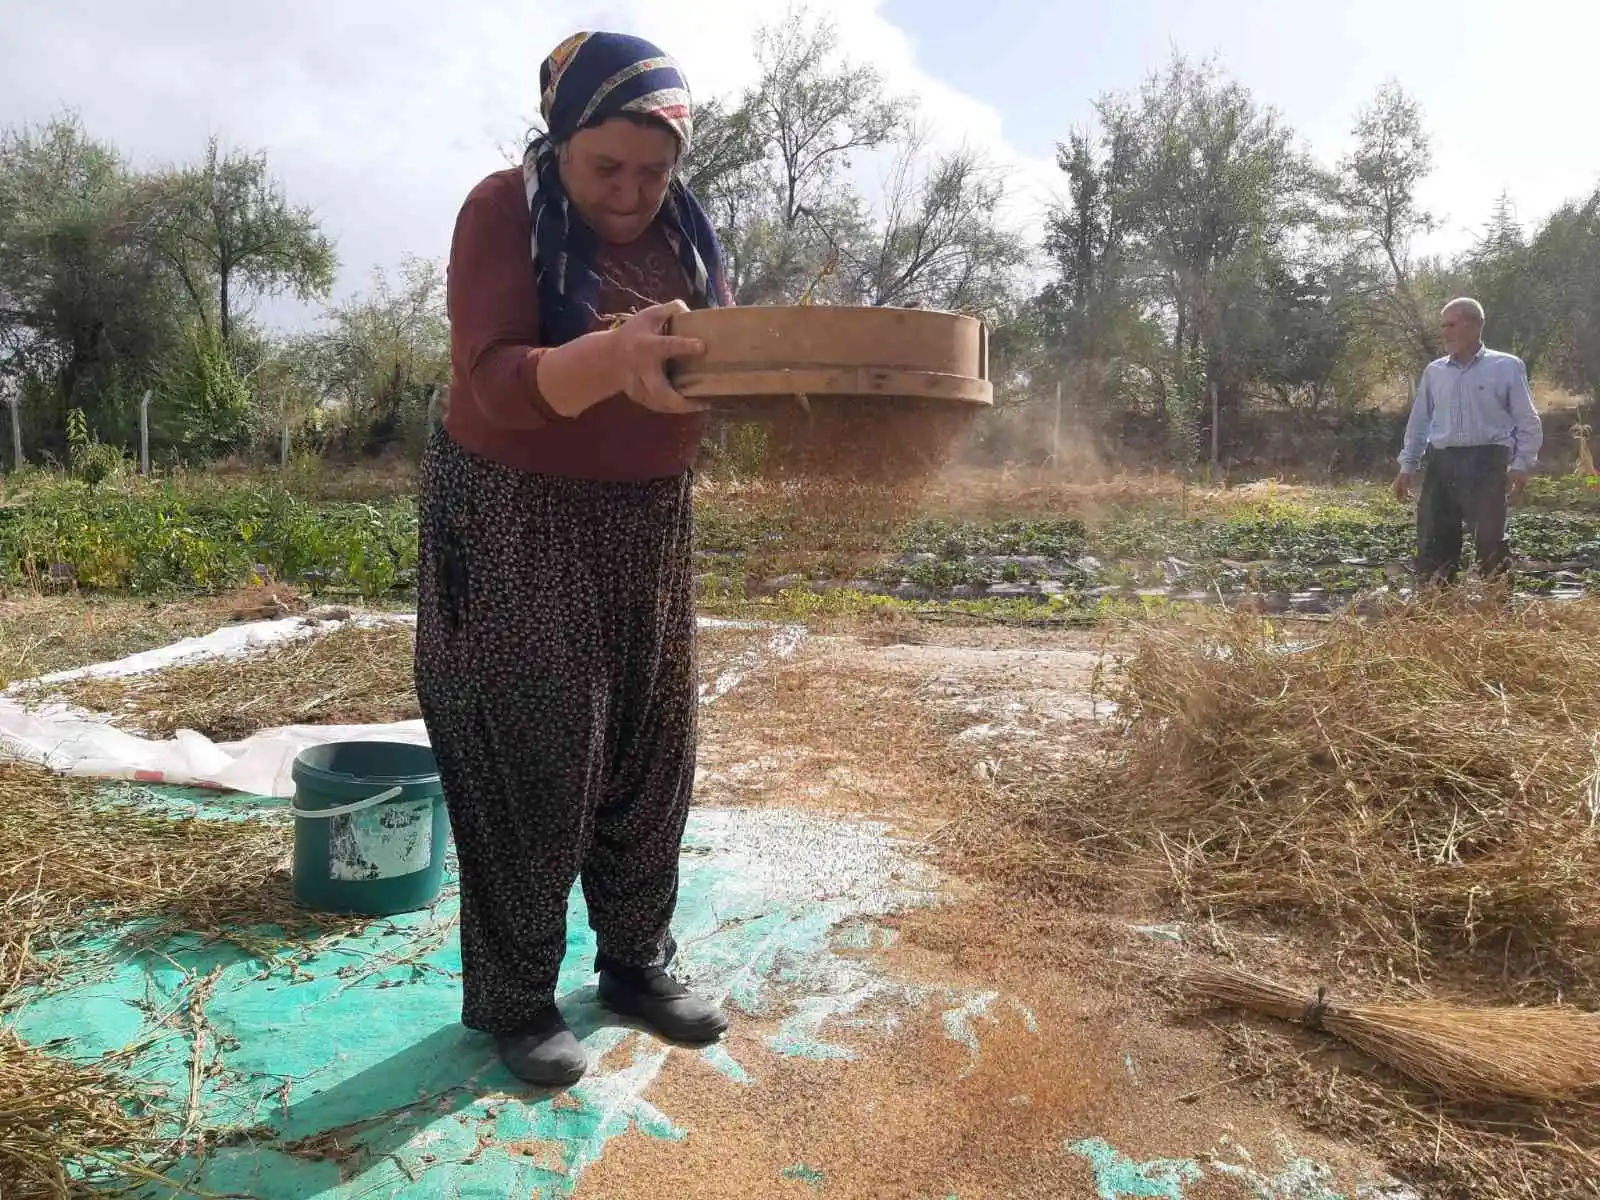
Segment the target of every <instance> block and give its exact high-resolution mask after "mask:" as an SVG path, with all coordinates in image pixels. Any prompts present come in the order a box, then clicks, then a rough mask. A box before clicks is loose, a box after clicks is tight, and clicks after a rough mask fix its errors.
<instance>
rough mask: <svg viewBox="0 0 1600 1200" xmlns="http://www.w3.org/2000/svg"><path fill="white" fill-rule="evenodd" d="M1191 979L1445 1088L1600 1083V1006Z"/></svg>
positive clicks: (1198, 991) (1196, 971) (1521, 1089)
mask: <svg viewBox="0 0 1600 1200" xmlns="http://www.w3.org/2000/svg"><path fill="white" fill-rule="evenodd" d="M1183 982H1184V986H1185V988H1186V989H1187V990H1188V991H1189V992H1191V993H1193V994H1195V995H1200V996H1205V997H1207V998H1209V999H1211V1000H1215V1001H1217V1002H1218V1003H1220V1004H1223V1005H1226V1006H1228V1007H1231V1008H1238V1009H1243V1010H1246V1011H1249V1012H1255V1013H1261V1014H1263V1015H1265V1016H1270V1017H1278V1018H1280V1019H1282V1020H1285V1021H1299V1022H1301V1023H1302V1024H1304V1025H1306V1026H1307V1027H1308V1028H1311V1029H1316V1030H1319V1031H1321V1032H1325V1033H1328V1034H1331V1035H1333V1036H1334V1037H1336V1038H1338V1039H1340V1040H1341V1041H1344V1042H1348V1043H1349V1044H1350V1045H1352V1046H1354V1047H1356V1048H1357V1049H1358V1050H1361V1051H1362V1052H1364V1053H1366V1054H1368V1055H1370V1056H1371V1057H1372V1058H1374V1059H1376V1060H1377V1061H1379V1062H1380V1063H1383V1064H1384V1065H1385V1066H1387V1067H1391V1068H1393V1069H1394V1070H1396V1071H1399V1072H1400V1073H1401V1074H1403V1075H1405V1076H1407V1077H1408V1078H1410V1079H1413V1080H1415V1081H1416V1082H1418V1083H1421V1084H1423V1085H1425V1086H1427V1087H1429V1088H1432V1089H1433V1090H1434V1091H1436V1092H1438V1093H1439V1094H1440V1095H1442V1096H1445V1097H1447V1098H1449V1099H1452V1100H1461V1101H1467V1102H1485V1103H1492V1102H1495V1101H1504V1100H1508V1099H1509V1100H1531V1101H1536V1102H1540V1103H1562V1102H1566V1101H1573V1100H1580V1099H1583V1098H1584V1097H1586V1096H1590V1095H1593V1094H1596V1093H1600V1016H1596V1015H1595V1014H1592V1013H1584V1012H1579V1011H1578V1010H1576V1009H1571V1008H1553V1007H1547V1008H1464V1007H1461V1006H1458V1005H1451V1004H1441V1003H1438V1002H1436V1001H1416V1002H1407V1003H1399V1004H1335V1003H1331V1002H1329V1001H1328V1000H1327V998H1326V991H1325V989H1324V990H1321V991H1319V992H1318V993H1317V994H1316V995H1314V996H1309V997H1308V996H1307V995H1306V993H1305V992H1304V991H1302V990H1298V989H1296V988H1292V987H1289V986H1287V985H1285V984H1282V983H1277V982H1274V981H1273V980H1270V979H1267V978H1264V977H1263V976H1260V975H1256V974H1252V973H1251V972H1249V971H1242V970H1236V969H1234V968H1230V967H1220V966H1200V967H1195V968H1193V969H1191V970H1190V971H1189V972H1188V974H1187V975H1186V976H1185V977H1184V980H1183Z"/></svg>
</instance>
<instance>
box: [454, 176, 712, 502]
mask: <svg viewBox="0 0 1600 1200" xmlns="http://www.w3.org/2000/svg"><path fill="white" fill-rule="evenodd" d="M532 238H533V222H532V218H531V217H530V216H529V214H528V202H527V197H526V194H525V192H524V191H523V184H522V171H521V169H520V168H512V169H510V170H507V171H497V172H495V173H494V174H493V175H490V176H489V177H488V178H487V179H485V180H484V181H483V182H482V183H480V184H478V186H477V187H475V188H473V189H472V192H471V194H470V195H468V196H467V201H466V203H465V204H464V205H462V207H461V213H460V215H459V216H458V217H457V218H456V230H455V237H454V239H453V240H452V241H451V244H450V269H449V273H448V276H447V284H446V306H447V310H448V313H449V317H450V366H451V380H450V396H449V400H448V404H447V407H446V409H445V415H444V427H445V429H446V430H447V431H448V432H449V434H450V436H451V437H452V438H454V439H455V440H456V442H457V443H458V444H460V445H461V446H462V447H463V448H465V449H467V450H469V451H471V452H472V453H474V454H479V455H482V456H483V457H485V458H490V459H494V460H495V461H496V462H500V463H504V464H506V465H507V466H511V467H516V468H518V469H520V470H523V471H533V472H537V473H539V474H544V475H566V476H575V477H578V478H582V479H606V480H644V479H664V478H667V477H669V476H672V475H678V474H681V473H682V472H683V471H685V470H687V469H688V468H689V467H690V466H692V465H693V463H694V459H695V453H696V451H697V450H698V449H699V445H700V436H701V433H702V432H703V431H704V428H705V417H704V416H703V415H702V414H698V413H697V414H693V415H688V416H679V415H673V414H669V413H656V412H651V411H650V410H648V409H646V408H643V407H641V406H640V405H637V404H635V403H633V401H631V400H629V399H628V398H627V397H626V396H622V395H617V396H612V397H610V398H609V399H606V400H602V401H601V402H600V403H599V404H596V405H595V406H594V407H592V408H590V409H587V410H586V411H584V412H583V413H580V414H579V415H578V416H576V417H563V416H561V415H559V414H558V413H556V412H554V411H553V410H552V409H551V408H550V406H549V405H548V404H546V403H545V400H544V397H543V396H542V395H540V393H539V383H538V377H537V374H536V368H537V367H538V363H539V358H540V356H541V355H542V354H543V353H544V348H543V347H541V345H540V336H539V292H538V287H537V285H536V284H535V282H534V276H533V251H532ZM595 269H596V272H597V273H598V274H599V276H600V279H601V281H602V282H601V290H600V299H599V303H598V305H597V306H596V307H597V308H598V309H599V311H600V312H601V313H603V314H605V315H606V316H611V315H614V314H617V313H632V312H637V311H638V310H639V309H641V308H646V307H648V306H649V305H650V304H663V303H665V302H667V301H669V300H685V301H688V300H689V299H690V295H689V285H688V280H687V279H686V278H685V277H684V273H683V268H682V267H681V266H680V265H679V263H678V259H677V256H676V255H675V254H674V253H673V252H672V247H671V245H670V244H669V243H668V242H667V239H666V236H665V235H664V234H662V233H661V231H660V229H658V228H657V227H655V226H652V227H651V228H650V231H649V232H648V233H646V234H645V235H644V236H643V237H641V238H640V239H639V240H638V241H636V242H634V243H632V244H631V245H627V246H612V247H608V248H607V249H606V250H605V251H604V252H603V253H602V254H601V257H600V261H599V262H597V263H596V264H595ZM595 325H596V327H597V328H598V327H599V322H598V321H596V322H595Z"/></svg>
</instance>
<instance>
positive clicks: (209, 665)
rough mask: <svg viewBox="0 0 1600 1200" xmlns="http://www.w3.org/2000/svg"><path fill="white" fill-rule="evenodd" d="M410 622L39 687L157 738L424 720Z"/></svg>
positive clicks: (42, 694) (218, 737)
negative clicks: (138, 672) (415, 678)
mask: <svg viewBox="0 0 1600 1200" xmlns="http://www.w3.org/2000/svg"><path fill="white" fill-rule="evenodd" d="M415 638H416V634H415V631H414V630H413V629H412V627H411V626H410V625H405V624H400V623H394V624H383V625H377V626H371V627H368V626H361V625H345V626H342V627H341V628H339V629H336V630H334V631H333V632H331V633H326V634H321V635H317V636H312V637H308V638H301V639H299V640H296V641H292V642H285V643H283V644H281V645H277V646H274V647H272V648H271V649H270V650H265V651H262V652H260V653H257V654H252V655H249V656H248V657H245V658H233V659H212V660H209V661H203V662H196V663H188V664H185V665H182V666H176V667H169V668H168V669H166V670H164V671H156V672H153V673H151V674H149V675H139V676H132V677H126V678H91V679H81V680H75V681H73V682H70V683H66V684H60V685H56V686H53V687H50V688H48V689H41V690H39V691H37V692H35V693H33V694H34V695H35V696H36V697H38V698H46V697H48V698H50V699H59V700H65V701H66V702H68V703H70V704H76V705H78V706H79V707H82V708H89V709H93V710H96V711H99V712H109V713H113V714H115V715H116V720H117V723H118V724H120V725H122V726H124V727H125V728H130V729H134V730H137V731H139V732H141V733H146V734H150V735H152V736H155V737H170V736H171V735H172V734H174V733H175V732H177V731H178V730H179V729H193V730H195V731H196V732H199V733H203V734H205V735H206V736H207V737H209V738H211V739H212V740H214V741H233V740H235V739H238V738H245V737H248V736H250V735H251V734H252V733H255V732H257V731H258V730H262V729H270V728H273V727H275V726H279V725H300V724H317V725H345V724H348V725H361V724H382V723H387V722H390V721H409V720H415V719H416V718H417V717H419V716H420V715H421V710H420V709H419V708H418V706H417V695H416V691H415V689H414V687H413V683H412V648H413V646H414V644H415Z"/></svg>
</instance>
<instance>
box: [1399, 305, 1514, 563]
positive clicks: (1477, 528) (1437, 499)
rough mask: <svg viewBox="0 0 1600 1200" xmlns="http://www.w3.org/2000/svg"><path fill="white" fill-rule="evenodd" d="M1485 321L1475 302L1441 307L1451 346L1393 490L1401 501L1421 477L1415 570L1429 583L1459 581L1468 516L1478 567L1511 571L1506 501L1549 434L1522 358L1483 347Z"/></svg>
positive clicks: (1415, 420)
mask: <svg viewBox="0 0 1600 1200" xmlns="http://www.w3.org/2000/svg"><path fill="white" fill-rule="evenodd" d="M1483 325H1484V312H1483V305H1481V304H1479V303H1478V302H1477V301H1476V300H1473V299H1470V298H1468V297H1462V298H1461V299H1459V300H1452V301H1450V303H1449V304H1447V305H1445V306H1444V310H1443V311H1442V312H1441V313H1440V314H1439V329H1440V332H1441V333H1442V334H1443V335H1444V345H1445V350H1446V351H1447V353H1446V355H1445V357H1443V358H1441V359H1437V360H1436V361H1434V362H1431V363H1429V364H1428V366H1427V369H1426V370H1424V371H1423V372H1422V381H1421V383H1419V384H1418V386H1417V395H1416V398H1415V399H1414V400H1413V401H1412V404H1411V418H1410V420H1408V421H1407V422H1406V435H1405V443H1404V445H1403V446H1402V447H1401V449H1400V474H1399V475H1398V476H1397V477H1396V478H1395V481H1394V489H1393V490H1394V495H1395V498H1396V499H1397V500H1406V499H1408V498H1409V497H1410V496H1411V494H1412V492H1413V491H1414V490H1415V488H1416V485H1417V476H1418V474H1419V473H1420V474H1421V476H1422V496H1421V499H1420V501H1419V502H1418V504H1417V574H1418V576H1419V577H1420V578H1421V579H1422V580H1423V581H1424V582H1436V583H1442V582H1452V581H1454V579H1455V577H1456V575H1457V573H1458V572H1459V571H1460V570H1461V527H1462V525H1463V523H1465V524H1467V525H1470V526H1471V527H1472V538H1473V548H1474V551H1475V552H1476V555H1477V560H1478V571H1479V573H1480V574H1481V575H1483V576H1484V577H1486V578H1487V577H1491V576H1494V575H1497V574H1499V573H1500V572H1502V571H1503V570H1504V569H1505V564H1506V560H1507V559H1508V558H1509V557H1510V552H1509V550H1508V549H1507V546H1506V502H1507V499H1508V498H1509V499H1511V500H1517V499H1520V498H1521V496H1522V494H1523V492H1524V490H1525V489H1526V488H1527V486H1528V475H1529V473H1530V472H1531V471H1532V470H1533V466H1534V463H1535V462H1537V461H1538V458H1539V446H1540V444H1541V443H1542V442H1543V440H1544V430H1543V427H1542V426H1541V424H1540V422H1539V414H1538V412H1537V411H1535V409H1534V407H1533V395H1532V393H1531V392H1530V391H1529V389H1528V371H1527V368H1526V367H1524V366H1523V364H1522V360H1521V359H1520V358H1518V357H1516V355H1514V354H1502V353H1501V352H1500V351H1498V350H1490V349H1489V348H1488V347H1487V346H1485V345H1484V344H1483ZM1424 453H1426V456H1427V458H1426V462H1425V463H1424V458H1423V456H1424ZM1424 468H1426V469H1424Z"/></svg>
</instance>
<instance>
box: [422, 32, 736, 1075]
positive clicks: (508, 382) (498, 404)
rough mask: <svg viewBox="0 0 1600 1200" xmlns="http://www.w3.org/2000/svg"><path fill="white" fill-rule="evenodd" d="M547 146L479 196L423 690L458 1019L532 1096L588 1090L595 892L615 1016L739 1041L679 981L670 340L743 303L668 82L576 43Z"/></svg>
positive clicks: (465, 212) (679, 343)
mask: <svg viewBox="0 0 1600 1200" xmlns="http://www.w3.org/2000/svg"><path fill="white" fill-rule="evenodd" d="M539 80H540V86H541V89H542V93H543V95H542V104H541V108H542V111H543V115H544V120H545V124H546V126H547V130H548V132H547V133H546V134H545V135H543V136H541V137H539V138H537V139H536V140H534V142H533V143H532V145H530V146H529V147H528V151H527V154H526V156H525V157H524V159H523V163H522V166H521V168H520V169H515V168H514V169H512V170H508V171H500V172H498V173H496V174H493V175H490V176H489V177H488V178H487V179H485V180H483V181H482V182H481V183H479V184H478V185H477V187H475V188H474V189H473V190H472V192H471V194H470V195H469V196H468V197H467V200H466V203H465V204H464V205H463V207H462V209H461V213H460V216H459V217H458V219H457V222H456V228H455V236H454V240H453V242H452V245H451V249H450V271H449V288H448V304H449V315H450V341H451V359H452V363H453V381H452V385H451V394H450V403H449V408H448V410H447V413H446V416H445V420H444V427H443V429H442V430H441V431H439V432H438V433H437V434H436V435H435V437H434V439H433V441H432V443H431V444H430V445H429V447H428V450H427V454H426V456H425V458H424V462H423V473H422V498H421V508H422V533H421V566H420V571H419V583H418V592H419V595H418V620H417V655H416V678H417V694H418V696H419V698H420V700H421V704H422V712H423V718H424V720H425V722H426V724H427V729H428V735H429V738H430V739H431V741H432V743H433V747H434V751H435V753H436V755H437V757H438V762H439V770H440V775H441V777H442V779H443V782H444V790H445V800H446V803H447V805H448V807H449V811H450V820H451V825H452V827H453V829H454V833H455V843H456V853H457V857H458V860H459V862H460V871H461V965H462V982H463V991H464V997H463V1010H462V1020H463V1022H464V1023H465V1024H466V1025H467V1026H469V1027H471V1028H473V1029H477V1030H482V1031H484V1032H486V1033H489V1034H492V1035H494V1037H495V1038H496V1041H497V1044H498V1047H499V1050H500V1054H501V1056H502V1058H503V1059H504V1060H505V1062H506V1064H507V1065H508V1066H509V1067H510V1069H511V1070H512V1071H513V1072H515V1073H516V1074H517V1075H518V1076H520V1077H521V1078H522V1079H524V1080H527V1081H528V1082H530V1083H534V1084H537V1085H541V1086H561V1085H565V1084H569V1083H572V1082H574V1081H576V1080H577V1079H578V1078H579V1077H580V1076H581V1075H582V1074H583V1071H584V1068H585V1066H586V1062H585V1058H584V1053H583V1049H582V1047H581V1046H580V1045H579V1043H578V1041H577V1039H576V1038H575V1037H574V1035H573V1034H572V1033H571V1031H570V1030H569V1029H568V1028H567V1025H566V1023H565V1021H564V1020H563V1018H562V1015H561V1012H560V1010H559V1009H558V1008H557V1006H556V1003H555V989H556V980H557V976H558V973H559V970H560V967H561V961H562V957H563V954H564V952H565V950H566V945H567V940H566V938H567V934H566V916H567V900H568V897H569V895H570V893H571V891H572V885H573V882H574V881H575V880H577V879H580V878H581V879H582V882H583V892H584V896H585V898H586V900H587V902H588V911H589V922H590V924H591V925H592V927H593V928H594V931H595V935H596V940H597V946H598V955H597V958H596V962H595V968H596V970H597V971H598V972H599V976H600V978H599V996H600V999H601V1002H602V1003H604V1004H605V1005H606V1006H607V1007H609V1008H610V1009H612V1010H613V1011H615V1012H617V1013H620V1014H623V1015H625V1016H627V1017H630V1018H632V1019H634V1020H637V1021H639V1022H641V1023H643V1024H644V1025H646V1026H647V1027H649V1028H650V1029H652V1030H654V1031H655V1032H656V1033H658V1034H659V1035H661V1036H662V1037H664V1038H666V1039H668V1040H671V1041H677V1042H683V1043H689V1044H702V1043H707V1042H711V1041H714V1040H716V1039H717V1038H718V1037H719V1036H720V1035H721V1034H722V1032H723V1030H724V1029H725V1028H726V1026H727V1021H726V1018H725V1017H724V1016H723V1014H722V1013H721V1012H720V1011H719V1010H718V1009H717V1007H716V1006H714V1005H713V1004H711V1003H709V1002H707V1001H705V1000H702V999H699V998H697V997H695V996H693V995H691V994H690V993H689V992H688V991H687V990H686V989H685V988H684V987H683V986H682V985H681V984H679V983H678V982H677V981H676V980H675V979H674V978H673V977H672V975H670V974H669V973H668V967H669V965H670V964H671V961H672V958H673V955H674V952H675V950H676V945H675V943H674V942H673V939H672V937H671V935H670V933H669V932H668V928H669V924H670V922H671V919H672V914H673V908H674V905H675V903H676V900H677V889H678V856H679V848H680V843H681V841H682V837H683V829H684V822H685V819H686V817H687V811H688V807H689V797H690V791H691V788H692V786H693V782H694V765H695V714H696V696H697V688H696V682H695V666H694V630H695V614H694V595H693V578H692V575H691V536H692V513H691V507H690V500H691V482H692V466H693V463H694V458H695V452H696V449H697V447H698V445H699V441H700V437H701V432H702V423H703V421H704V416H703V414H702V413H701V412H700V411H699V406H697V405H695V404H694V403H692V402H690V401H687V400H685V399H684V398H683V397H682V396H680V395H679V394H678V393H677V392H675V391H674V390H673V388H672V387H671V385H670V384H669V382H668V380H667V376H666V373H665V367H666V364H667V362H668V360H670V359H673V358H678V357H685V356H692V355H695V354H699V353H702V352H703V349H704V348H703V347H702V346H701V345H700V344H699V343H698V342H695V341H691V340H688V339H684V338H677V337H671V336H668V335H667V334H666V332H665V330H666V327H667V322H668V321H669V320H670V318H671V317H672V316H673V314H675V313H679V312H684V311H686V310H687V309H688V308H690V307H697V308H698V307H707V306H716V305H721V304H726V303H729V302H730V300H729V297H728V293H727V289H726V285H725V284H724V282H723V273H722V261H721V256H720V252H719V249H718V246H717V239H716V236H715V234H714V233H713V231H712V229H711V226H710V224H709V223H708V221H707V220H706V216H705V213H704V212H703V210H702V209H701V207H700V205H699V204H698V203H697V202H696V201H695V199H694V197H693V196H692V195H690V193H689V192H688V190H687V189H686V188H685V187H684V186H683V184H682V183H681V182H679V181H678V179H677V177H676V168H677V164H678V160H679V158H680V156H681V155H682V154H683V152H684V150H685V149H686V148H687V147H688V145H689V138H690V107H689V90H688V87H687V85H686V84H685V82H684V79H683V76H682V74H681V73H680V72H679V70H678V68H677V66H676V65H675V64H674V62H673V60H672V59H670V58H668V57H667V56H666V55H665V54H663V53H662V52H661V51H660V50H659V49H657V48H656V47H655V46H652V45H650V44H649V43H648V42H644V41H641V40H640V39H638V38H633V37H624V36H621V35H619V34H609V33H593V34H579V35H578V36H576V37H573V38H570V39H568V40H567V41H566V42H564V43H562V45H561V46H560V47H558V48H557V49H556V51H555V53H553V54H552V55H551V56H550V57H549V59H548V60H546V62H545V63H544V65H543V68H542V69H541V71H540V75H539Z"/></svg>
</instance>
